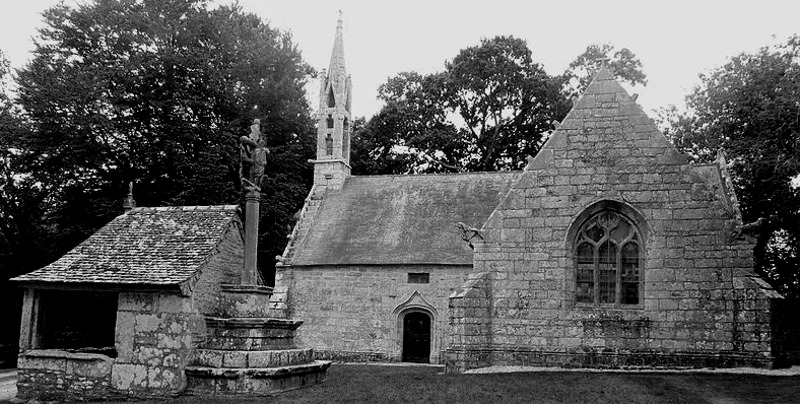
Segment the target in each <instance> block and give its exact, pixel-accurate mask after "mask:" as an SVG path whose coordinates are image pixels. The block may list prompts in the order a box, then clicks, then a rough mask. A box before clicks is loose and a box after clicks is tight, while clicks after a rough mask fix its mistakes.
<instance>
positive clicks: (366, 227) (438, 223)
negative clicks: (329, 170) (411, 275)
mask: <svg viewBox="0 0 800 404" xmlns="http://www.w3.org/2000/svg"><path fill="white" fill-rule="evenodd" d="M520 174H521V173H520V172H493V173H465V174H436V175H386V176H354V177H348V178H347V179H346V180H345V182H344V185H343V187H342V189H341V190H337V191H329V192H328V193H327V194H326V195H325V197H324V199H323V201H322V204H321V205H320V207H319V210H318V211H317V213H316V215H315V216H314V218H313V220H314V223H313V225H312V227H311V228H310V229H309V232H308V235H307V236H306V237H305V239H304V240H303V241H301V244H300V245H299V246H298V248H297V252H296V254H295V255H294V257H293V258H292V261H291V262H290V265H347V264H377V265H380V264H459V265H464V264H469V265H471V264H472V250H471V249H470V248H469V246H468V245H467V243H466V242H464V241H463V240H462V239H461V232H460V231H459V229H458V227H457V226H456V223H457V222H463V223H465V224H466V225H468V226H470V227H475V228H480V227H481V225H483V223H484V222H485V221H486V219H487V218H488V217H489V215H490V214H491V213H492V211H493V210H494V208H495V207H496V206H497V204H498V203H499V202H500V200H501V198H502V197H503V195H504V194H505V192H506V191H507V190H508V189H509V188H510V187H511V185H512V184H513V183H514V182H515V181H516V180H517V179H518V178H519V175H520Z"/></svg>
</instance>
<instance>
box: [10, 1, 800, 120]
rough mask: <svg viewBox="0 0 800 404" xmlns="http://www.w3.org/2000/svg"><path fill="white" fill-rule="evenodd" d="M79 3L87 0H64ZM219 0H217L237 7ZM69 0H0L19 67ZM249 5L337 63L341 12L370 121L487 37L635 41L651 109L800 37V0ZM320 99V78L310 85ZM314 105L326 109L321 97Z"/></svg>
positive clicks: (572, 50)
mask: <svg viewBox="0 0 800 404" xmlns="http://www.w3.org/2000/svg"><path fill="white" fill-rule="evenodd" d="M65 1H66V3H67V4H75V2H76V0H65ZM229 2H230V1H228V0H217V1H216V3H229ZM57 3H58V0H25V1H12V0H0V49H1V50H3V52H5V53H6V55H7V56H8V57H9V58H10V59H11V62H12V66H13V67H17V68H19V67H22V66H23V65H24V64H25V63H26V61H27V60H28V59H29V58H30V52H31V50H32V49H33V39H32V38H33V36H34V35H36V30H37V29H38V28H41V27H42V19H41V12H42V11H43V10H45V9H46V8H48V7H50V6H52V5H54V4H57ZM239 3H240V4H241V5H242V7H243V8H244V10H245V11H249V12H253V13H255V14H257V15H259V16H261V17H262V18H264V19H266V20H268V21H269V22H270V24H271V25H272V26H273V27H277V28H280V29H283V30H288V31H291V32H292V34H293V37H294V40H295V42H296V43H297V44H298V46H299V48H300V50H301V51H302V52H303V56H304V58H305V59H306V61H307V62H308V63H310V64H311V65H312V66H314V67H315V68H318V69H321V68H325V67H327V65H328V61H329V58H330V52H331V47H332V45H333V36H334V32H335V28H336V20H337V17H338V10H342V12H343V15H344V41H345V60H346V64H347V70H348V72H349V73H350V74H351V75H352V78H353V92H354V94H353V115H354V116H365V117H370V116H372V115H373V114H374V113H375V112H377V111H378V110H379V109H380V107H381V104H380V103H379V102H378V101H377V100H376V99H375V97H376V95H377V88H378V86H379V85H380V84H382V83H384V82H385V81H386V79H387V78H389V77H390V76H393V75H395V74H397V73H399V72H402V71H410V70H413V71H417V72H420V73H432V72H435V71H440V70H442V69H443V67H444V62H445V60H450V59H452V58H453V57H454V56H455V55H456V54H457V53H458V51H459V50H460V49H463V48H465V47H468V46H473V45H477V44H478V43H479V41H480V39H481V38H487V37H493V36H495V35H514V36H517V37H520V38H524V39H526V40H527V41H528V46H529V47H530V48H531V50H532V51H533V56H534V59H535V60H536V61H538V62H539V63H541V64H542V65H543V66H544V68H545V70H546V71H547V72H548V73H550V74H559V73H561V72H563V71H564V69H566V67H567V65H568V64H569V63H570V61H572V60H573V59H574V58H575V57H576V56H578V55H579V54H580V53H581V52H583V50H585V49H586V46H588V45H589V44H592V43H610V44H613V45H615V46H617V47H627V48H629V49H631V50H632V51H633V52H634V53H635V54H636V55H637V56H638V57H639V58H640V59H641V61H642V64H643V65H644V72H645V74H647V79H648V85H647V86H646V87H639V88H635V89H634V90H633V91H634V92H637V93H639V95H640V96H639V99H638V102H639V103H641V104H642V105H643V106H644V107H645V109H648V110H651V109H656V108H660V107H664V106H667V105H669V104H676V105H679V106H680V105H682V104H683V97H684V96H685V95H686V94H687V93H688V92H689V91H690V90H691V89H692V87H693V86H694V85H695V84H697V83H698V79H697V75H698V74H699V73H701V72H704V71H708V70H709V69H711V68H714V67H716V66H720V65H722V64H724V63H725V61H726V58H728V57H730V56H733V55H735V54H738V53H741V52H752V51H754V50H756V49H758V48H759V47H761V46H764V45H768V44H773V43H776V42H783V41H785V39H786V38H787V37H788V36H789V35H791V34H794V33H800V22H798V21H800V20H799V19H798V15H800V1H796V0H783V1H781V0H759V1H741V0H729V1H719V0H672V1H658V2H652V1H645V0H638V1H624V0H604V1H596V0H570V1H548V2H542V1H531V0H528V1H509V0H491V1H474V0H445V1H443V0H425V1H423V0H400V1H392V2H387V1H376V0H373V1H364V0H320V1H302V0H239ZM309 90H310V92H311V97H312V99H314V97H315V96H316V94H317V92H318V91H319V90H318V89H317V88H316V83H314V86H313V87H312V88H310V89H309ZM312 107H313V108H316V107H317V105H315V104H313V103H312Z"/></svg>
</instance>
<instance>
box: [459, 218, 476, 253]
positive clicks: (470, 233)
mask: <svg viewBox="0 0 800 404" xmlns="http://www.w3.org/2000/svg"><path fill="white" fill-rule="evenodd" d="M456 226H458V228H459V230H461V239H462V240H464V241H466V242H467V244H469V248H471V249H473V250H474V249H475V246H473V245H472V239H474V238H475V237H478V238H480V239H481V240H483V236H482V235H481V231H480V229H476V228H474V227H470V226H467V225H466V224H464V223H463V222H458V223H456Z"/></svg>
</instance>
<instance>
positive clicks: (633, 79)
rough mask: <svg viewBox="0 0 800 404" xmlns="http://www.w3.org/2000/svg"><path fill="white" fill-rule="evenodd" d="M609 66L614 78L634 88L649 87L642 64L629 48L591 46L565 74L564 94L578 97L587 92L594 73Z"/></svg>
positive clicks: (605, 45)
mask: <svg viewBox="0 0 800 404" xmlns="http://www.w3.org/2000/svg"><path fill="white" fill-rule="evenodd" d="M602 66H607V67H608V68H609V69H611V71H612V72H613V74H614V76H616V78H617V79H618V80H620V81H622V82H625V83H628V84H630V85H632V86H635V85H637V84H642V85H647V76H645V74H644V72H643V71H642V62H641V61H639V58H637V57H636V55H634V53H633V52H631V51H630V50H629V49H628V48H622V49H617V48H616V47H614V45H610V44H603V45H597V44H593V45H589V46H587V47H586V50H585V51H584V52H583V53H581V54H580V55H578V57H577V58H575V60H573V61H572V63H570V64H569V67H568V68H567V70H566V71H565V72H564V89H563V90H564V92H565V93H567V94H568V95H569V96H570V97H576V96H579V95H580V94H582V93H583V91H584V90H586V87H587V86H588V85H589V83H590V82H591V80H592V77H593V76H594V73H595V72H596V71H597V70H598V69H599V68H600V67H602Z"/></svg>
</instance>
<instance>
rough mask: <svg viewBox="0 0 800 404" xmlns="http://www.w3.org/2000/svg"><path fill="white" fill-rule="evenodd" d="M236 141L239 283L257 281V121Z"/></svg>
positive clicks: (262, 142) (262, 149)
mask: <svg viewBox="0 0 800 404" xmlns="http://www.w3.org/2000/svg"><path fill="white" fill-rule="evenodd" d="M239 141H240V146H241V147H240V159H241V161H240V166H239V174H240V176H241V179H242V188H243V189H244V190H245V191H247V192H246V193H245V196H244V207H245V211H244V217H245V224H244V268H243V270H242V284H243V285H255V284H257V279H258V278H257V275H256V274H257V273H258V218H259V212H258V210H259V202H260V201H261V178H262V177H263V176H264V166H265V165H266V163H267V154H269V149H267V148H266V139H263V138H262V137H261V122H260V120H258V119H255V120H254V121H253V125H252V126H251V127H250V136H242V137H241V138H239Z"/></svg>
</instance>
